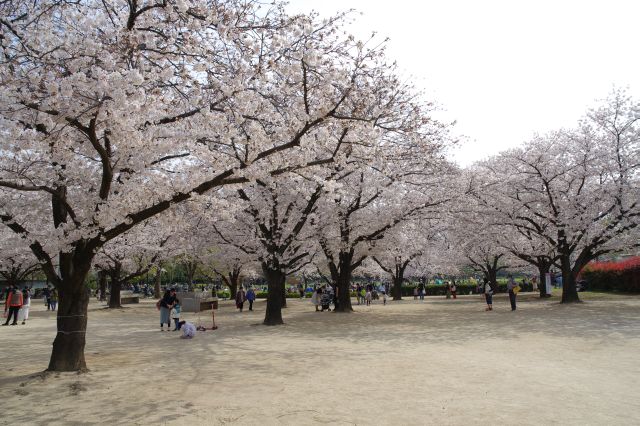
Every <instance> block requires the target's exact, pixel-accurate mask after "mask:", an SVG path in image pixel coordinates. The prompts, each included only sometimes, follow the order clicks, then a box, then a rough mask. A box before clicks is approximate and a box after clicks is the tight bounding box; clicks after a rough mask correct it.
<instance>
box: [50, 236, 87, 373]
mask: <svg viewBox="0 0 640 426" xmlns="http://www.w3.org/2000/svg"><path fill="white" fill-rule="evenodd" d="M59 258H60V260H59V262H60V275H61V280H60V281H59V282H58V285H57V286H56V288H57V290H58V313H57V320H56V323H57V328H58V333H57V334H56V338H55V339H54V341H53V349H52V351H51V358H50V360H49V367H48V368H47V370H48V371H84V370H86V369H87V364H86V362H85V359H84V346H85V342H86V335H85V333H86V331H87V307H88V306H89V294H88V292H87V288H86V286H85V279H86V278H87V274H89V270H90V269H91V262H92V260H93V254H92V253H86V252H85V251H84V247H80V248H76V249H75V250H74V251H73V252H72V253H61V254H60V256H59Z"/></svg>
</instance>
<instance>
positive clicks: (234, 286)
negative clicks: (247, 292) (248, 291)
mask: <svg viewBox="0 0 640 426" xmlns="http://www.w3.org/2000/svg"><path fill="white" fill-rule="evenodd" d="M238 278H239V277H237V276H236V275H234V274H229V282H228V284H227V285H228V286H229V299H235V297H236V293H237V292H238V281H239V280H238Z"/></svg>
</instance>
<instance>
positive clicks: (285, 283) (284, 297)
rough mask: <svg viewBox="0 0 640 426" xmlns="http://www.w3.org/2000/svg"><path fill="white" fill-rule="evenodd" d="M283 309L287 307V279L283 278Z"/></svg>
mask: <svg viewBox="0 0 640 426" xmlns="http://www.w3.org/2000/svg"><path fill="white" fill-rule="evenodd" d="M282 307H283V308H286V307H287V277H286V276H285V275H283V276H282Z"/></svg>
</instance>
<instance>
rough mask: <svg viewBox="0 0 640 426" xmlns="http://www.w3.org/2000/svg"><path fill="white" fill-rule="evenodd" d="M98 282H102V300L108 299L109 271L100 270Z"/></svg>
mask: <svg viewBox="0 0 640 426" xmlns="http://www.w3.org/2000/svg"><path fill="white" fill-rule="evenodd" d="M98 282H99V284H100V301H101V302H104V301H105V300H107V273H106V272H105V271H102V270H101V271H98Z"/></svg>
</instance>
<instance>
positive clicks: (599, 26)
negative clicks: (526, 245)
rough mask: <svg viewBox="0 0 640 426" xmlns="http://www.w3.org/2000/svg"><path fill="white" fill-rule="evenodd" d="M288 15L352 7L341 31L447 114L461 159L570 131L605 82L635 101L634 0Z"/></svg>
mask: <svg viewBox="0 0 640 426" xmlns="http://www.w3.org/2000/svg"><path fill="white" fill-rule="evenodd" d="M289 3H290V4H289V6H288V10H289V11H290V12H309V11H311V10H316V11H317V12H319V13H320V14H321V16H329V15H332V14H334V13H336V12H338V11H344V10H348V9H351V8H353V9H356V10H357V11H358V12H361V13H362V15H361V16H357V20H356V22H355V24H353V25H352V26H351V27H350V28H349V31H350V32H351V33H352V34H354V35H355V36H357V37H358V38H367V37H368V36H369V35H370V34H371V32H372V31H377V32H378V34H379V35H380V36H383V37H389V38H390V41H389V44H388V56H389V57H390V58H392V59H394V60H397V62H398V64H399V66H400V67H401V69H402V70H403V71H404V73H405V74H406V75H409V76H411V77H413V78H414V80H415V84H416V86H418V87H419V88H421V89H423V90H424V91H425V92H426V95H427V96H429V97H430V99H434V100H435V101H437V102H438V103H439V104H440V105H441V106H443V107H444V108H445V109H446V113H445V114H446V118H447V119H455V120H457V122H458V124H457V125H456V127H455V129H456V130H455V132H456V133H457V134H461V135H464V136H465V137H466V140H467V141H466V142H464V143H463V144H462V145H461V146H460V147H459V148H458V149H457V150H456V152H455V153H454V158H455V159H456V160H457V161H458V162H459V163H461V164H462V165H467V164H470V163H471V162H473V161H475V160H477V159H480V158H483V157H485V156H487V155H491V154H495V153H497V152H498V151H500V150H503V149H505V148H508V147H512V146H516V145H518V144H520V143H522V142H523V141H525V140H527V139H529V138H531V136H532V135H533V134H534V132H540V133H544V132H546V131H549V130H552V129H556V128H560V127H571V126H573V125H575V124H576V122H577V120H578V119H579V118H580V117H581V116H582V115H583V114H584V113H585V112H586V110H587V108H588V107H590V106H594V105H595V104H596V100H597V99H602V98H604V97H605V96H606V95H607V94H608V93H609V92H610V91H611V90H612V89H613V87H622V88H628V89H629V92H630V93H631V94H633V95H634V97H635V98H636V99H639V100H640V46H639V41H640V0H626V1H623V0H607V1H604V0H601V1H588V0H587V1H573V0H571V1H570V0H555V1H551V0H537V1H524V0H512V1H508V0H503V1H498V0H437V1H436V0H433V1H419V0H415V1H411V0H394V1H380V0H369V1H367V0H323V1H312V0H291V1H290V2H289Z"/></svg>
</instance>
